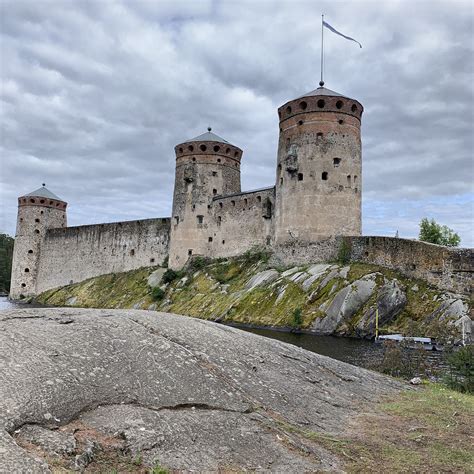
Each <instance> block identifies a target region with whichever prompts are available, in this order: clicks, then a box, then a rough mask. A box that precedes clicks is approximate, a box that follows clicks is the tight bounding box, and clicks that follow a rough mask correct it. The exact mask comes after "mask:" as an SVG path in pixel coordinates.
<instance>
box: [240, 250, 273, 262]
mask: <svg viewBox="0 0 474 474" xmlns="http://www.w3.org/2000/svg"><path fill="white" fill-rule="evenodd" d="M271 255H272V253H271V252H270V251H269V250H265V249H262V248H259V247H253V248H251V249H250V250H247V252H245V253H244V254H243V255H242V260H244V261H245V262H246V263H249V264H251V263H258V262H263V263H267V262H268V260H270V257H271Z"/></svg>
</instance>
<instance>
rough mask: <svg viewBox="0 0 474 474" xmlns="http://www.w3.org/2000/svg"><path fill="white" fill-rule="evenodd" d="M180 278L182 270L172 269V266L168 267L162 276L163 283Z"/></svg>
mask: <svg viewBox="0 0 474 474" xmlns="http://www.w3.org/2000/svg"><path fill="white" fill-rule="evenodd" d="M178 278H181V272H177V271H175V270H171V268H168V270H166V272H165V273H163V276H162V277H161V283H163V284H165V283H171V282H172V281H175V280H176V279H178Z"/></svg>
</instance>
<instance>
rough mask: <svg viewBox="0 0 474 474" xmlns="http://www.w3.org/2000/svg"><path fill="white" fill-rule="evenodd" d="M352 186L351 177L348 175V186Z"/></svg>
mask: <svg viewBox="0 0 474 474" xmlns="http://www.w3.org/2000/svg"><path fill="white" fill-rule="evenodd" d="M350 185H351V175H350V174H348V175H347V186H350Z"/></svg>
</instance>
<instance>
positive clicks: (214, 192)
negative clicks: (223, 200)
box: [212, 188, 217, 196]
mask: <svg viewBox="0 0 474 474" xmlns="http://www.w3.org/2000/svg"><path fill="white" fill-rule="evenodd" d="M212 194H214V196H215V195H216V194H217V189H215V188H214V189H213V190H212Z"/></svg>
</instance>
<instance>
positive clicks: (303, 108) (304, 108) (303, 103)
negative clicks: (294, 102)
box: [300, 100, 308, 110]
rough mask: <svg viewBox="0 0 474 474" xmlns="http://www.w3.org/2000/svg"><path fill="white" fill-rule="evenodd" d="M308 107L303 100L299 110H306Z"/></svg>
mask: <svg viewBox="0 0 474 474" xmlns="http://www.w3.org/2000/svg"><path fill="white" fill-rule="evenodd" d="M307 107H308V104H307V103H306V102H305V101H304V100H303V102H300V109H301V110H306V108H307Z"/></svg>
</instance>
